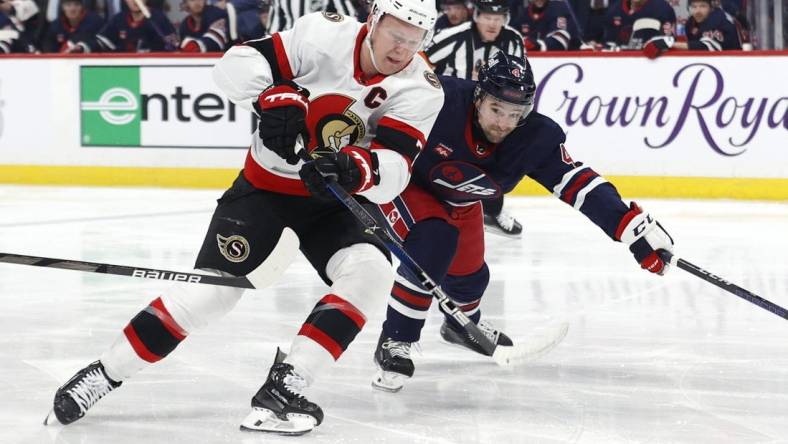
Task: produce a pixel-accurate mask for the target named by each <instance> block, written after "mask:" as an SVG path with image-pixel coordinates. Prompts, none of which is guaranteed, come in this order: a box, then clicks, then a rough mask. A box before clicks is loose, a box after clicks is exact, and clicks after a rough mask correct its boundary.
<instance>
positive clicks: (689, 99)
mask: <svg viewBox="0 0 788 444" xmlns="http://www.w3.org/2000/svg"><path fill="white" fill-rule="evenodd" d="M214 61H215V59H213V58H183V57H176V58H166V57H151V58H143V57H130V58H118V57H111V58H103V57H86V58H70V57H69V58H44V57H42V58H36V59H25V58H23V59H15V58H8V59H0V164H34V165H97V166H139V167H202V168H240V167H241V166H242V164H243V159H244V156H245V153H246V147H247V146H248V144H249V141H250V137H251V136H250V133H251V132H252V129H253V122H252V116H251V113H249V112H248V111H246V110H244V109H242V108H240V107H238V106H236V105H233V104H232V103H230V102H229V101H228V100H227V98H226V97H225V96H224V95H223V94H222V93H221V92H220V91H219V90H218V88H217V87H216V86H215V85H214V83H213V80H212V79H211V75H210V71H211V66H212V64H213V63H214ZM531 64H532V66H533V69H534V73H535V75H536V80H537V84H538V89H537V109H538V111H539V112H541V113H543V114H546V115H548V116H550V117H551V118H553V119H554V120H555V121H556V122H557V123H558V124H559V125H561V126H562V128H564V130H565V131H566V132H567V143H566V146H567V148H568V149H569V151H570V153H571V155H572V156H573V157H574V158H576V159H578V160H582V161H586V162H587V163H588V164H590V165H592V166H593V167H594V168H595V169H597V170H598V171H599V172H600V173H602V174H607V175H649V176H650V175H661V176H697V177H760V178H788V83H786V82H785V81H784V79H783V78H782V77H784V75H783V73H785V72H788V56H786V55H785V54H783V55H774V56H770V55H762V54H759V55H745V56H727V55H726V56H692V57H663V58H660V59H658V60H656V61H652V60H647V59H645V58H642V57H630V56H612V57H605V56H598V55H595V56H591V57H578V56H575V55H573V56H569V57H554V56H547V57H545V56H542V55H536V56H534V57H531Z"/></svg>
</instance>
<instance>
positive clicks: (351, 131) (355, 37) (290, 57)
mask: <svg viewBox="0 0 788 444" xmlns="http://www.w3.org/2000/svg"><path fill="white" fill-rule="evenodd" d="M366 35H367V26H366V24H363V23H359V22H357V21H356V20H355V19H352V18H349V17H344V16H341V15H338V14H334V13H313V14H309V15H305V16H303V17H301V18H299V19H298V20H296V22H295V24H294V26H293V28H291V29H289V30H287V31H282V32H279V33H275V34H274V35H272V36H271V37H267V38H264V39H260V40H253V41H249V42H246V43H244V44H243V45H238V46H235V47H233V48H231V49H230V50H229V51H227V53H225V55H224V57H222V59H221V60H220V61H219V62H218V63H217V65H216V67H215V68H214V73H213V74H214V81H215V82H216V83H217V85H218V86H219V87H220V88H221V89H222V90H223V91H224V92H225V93H226V94H227V96H228V97H229V98H230V100H232V101H233V102H235V103H236V104H238V105H239V106H242V107H244V108H246V109H249V110H253V103H254V102H255V101H256V100H257V96H258V95H259V94H260V93H261V92H262V91H263V90H264V89H265V88H266V87H268V86H269V85H271V84H272V83H273V82H276V81H278V80H281V79H287V80H292V81H294V82H295V83H297V84H299V85H300V86H302V87H304V88H306V89H307V90H309V92H310V96H309V100H310V103H309V110H308V113H307V128H308V131H309V135H310V141H309V143H308V148H309V151H310V152H311V153H317V154H321V153H328V152H332V151H338V150H340V149H341V148H343V147H345V146H347V145H355V146H360V147H364V148H368V149H371V150H373V151H374V152H375V153H376V154H377V157H378V161H379V167H380V170H379V171H380V184H379V185H376V186H374V187H372V188H370V189H369V190H367V191H364V192H361V193H359V194H361V195H363V196H364V197H366V198H368V199H369V200H371V201H373V202H376V203H383V202H388V201H390V200H391V199H393V198H394V197H395V196H396V195H398V194H399V193H400V192H402V190H404V189H405V187H406V186H407V184H408V181H409V180H410V169H411V165H412V163H413V161H414V160H415V158H416V156H417V155H418V154H419V152H420V151H421V149H422V148H423V146H424V144H425V141H426V138H427V136H428V135H429V132H430V130H431V129H432V126H433V124H434V123H435V119H436V118H437V116H438V113H439V111H440V109H441V106H442V105H443V90H442V88H441V85H440V82H439V81H438V78H437V76H436V75H435V74H434V73H433V72H432V70H431V69H430V67H429V65H428V64H427V63H426V61H425V60H424V59H423V58H422V57H419V56H415V57H414V58H413V60H412V61H411V62H410V63H409V64H408V65H407V66H406V67H405V68H404V69H402V70H401V71H400V72H398V73H396V74H393V75H390V76H384V75H377V76H375V77H373V78H371V79H366V80H365V79H363V78H362V72H361V69H360V51H368V48H366V47H365V46H366V44H365V43H364V39H365V37H366ZM300 168H301V163H299V164H298V165H289V164H287V162H285V161H284V159H282V158H280V157H279V156H277V155H276V154H275V153H274V152H272V151H271V150H269V149H267V148H266V147H265V146H264V145H263V142H262V140H261V139H260V138H259V137H258V136H257V133H256V132H255V134H254V135H253V136H252V147H251V149H250V151H249V155H248V156H247V160H246V165H245V167H244V175H245V177H246V178H247V179H248V180H249V181H250V182H251V183H252V184H253V185H255V186H256V187H258V188H261V189H266V190H271V191H275V192H279V193H284V194H294V195H301V196H306V195H309V193H308V191H307V190H306V188H305V187H304V184H303V182H302V181H301V179H300V177H299V176H298V170H299V169H300Z"/></svg>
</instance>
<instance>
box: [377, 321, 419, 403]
mask: <svg viewBox="0 0 788 444" xmlns="http://www.w3.org/2000/svg"><path fill="white" fill-rule="evenodd" d="M410 347H411V343H410V342H401V341H395V340H394V339H391V338H387V337H386V336H385V334H384V333H383V332H381V333H380V339H378V348H377V349H375V365H376V366H377V367H378V373H377V375H375V379H373V380H372V387H374V388H376V389H378V390H383V391H386V392H392V393H396V392H398V391H400V390H402V387H403V386H404V385H405V381H406V380H407V379H408V378H410V377H411V376H413V371H414V370H415V367H414V366H413V360H411V359H410Z"/></svg>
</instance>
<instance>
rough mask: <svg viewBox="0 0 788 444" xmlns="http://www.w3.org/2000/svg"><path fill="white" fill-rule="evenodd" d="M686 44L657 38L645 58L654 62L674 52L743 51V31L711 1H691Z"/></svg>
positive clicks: (645, 50) (660, 37) (648, 46)
mask: <svg viewBox="0 0 788 444" xmlns="http://www.w3.org/2000/svg"><path fill="white" fill-rule="evenodd" d="M689 10H690V18H689V20H688V21H687V41H686V42H680V41H677V40H676V39H674V38H673V37H670V36H657V37H654V38H652V39H651V40H649V41H648V42H647V43H646V45H645V46H644V47H643V52H644V53H645V54H646V57H648V58H650V59H653V58H656V57H659V56H660V55H661V54H663V53H664V52H666V51H668V50H671V49H675V50H687V49H691V50H696V51H723V50H730V49H742V42H741V30H740V29H739V25H738V24H737V22H736V19H734V18H733V17H732V16H731V15H730V14H728V13H727V12H725V11H724V10H723V9H722V8H720V7H715V6H714V5H712V2H711V0H690V3H689Z"/></svg>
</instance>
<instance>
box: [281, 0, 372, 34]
mask: <svg viewBox="0 0 788 444" xmlns="http://www.w3.org/2000/svg"><path fill="white" fill-rule="evenodd" d="M361 7H366V1H365V0H361V1H359V0H271V15H269V16H268V26H267V29H268V33H269V34H273V33H275V32H279V31H284V30H287V29H290V28H292V27H293V22H294V21H295V20H296V19H297V18H299V17H301V16H303V15H307V14H309V13H312V12H316V11H329V12H336V13H337V14H340V15H347V16H350V17H356V15H357V14H358V13H359V12H360V9H361Z"/></svg>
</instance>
